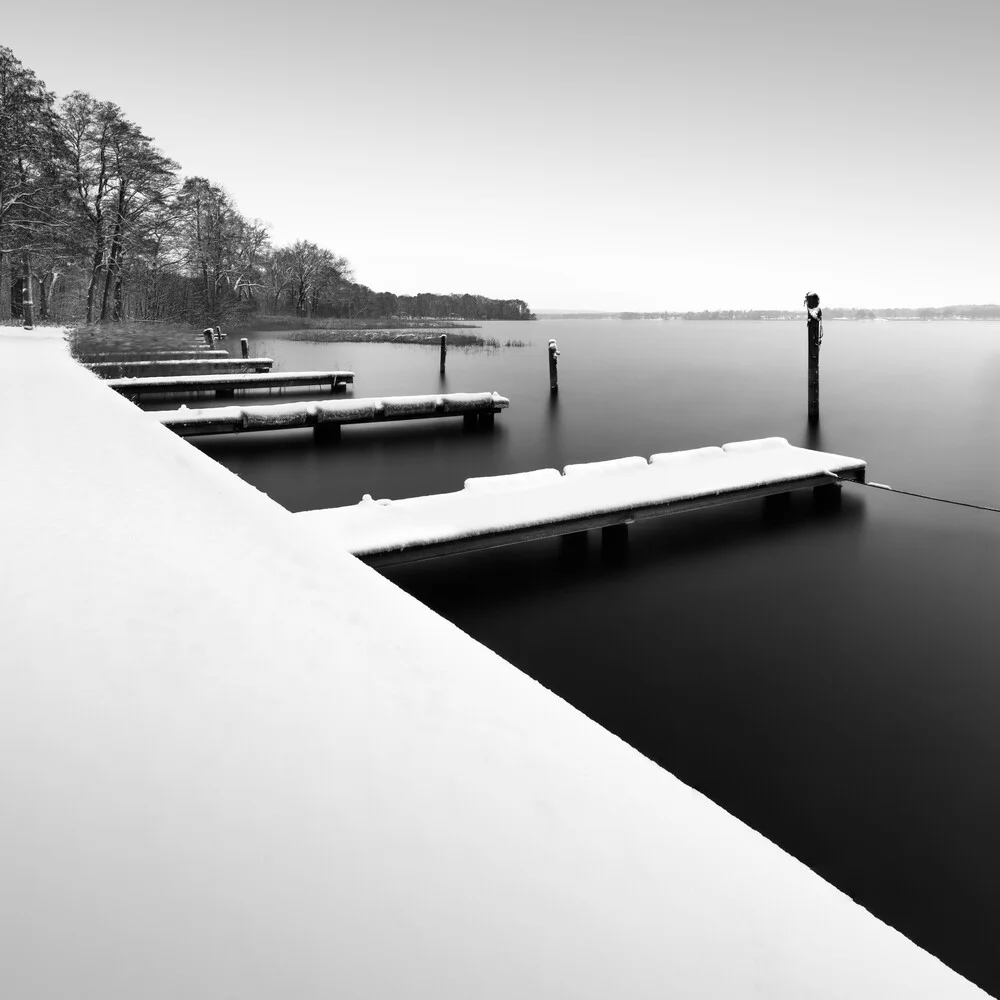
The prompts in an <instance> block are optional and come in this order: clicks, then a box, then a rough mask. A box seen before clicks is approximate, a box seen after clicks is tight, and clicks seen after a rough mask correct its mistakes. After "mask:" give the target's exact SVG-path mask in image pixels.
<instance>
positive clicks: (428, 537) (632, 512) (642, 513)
mask: <svg viewBox="0 0 1000 1000" xmlns="http://www.w3.org/2000/svg"><path fill="white" fill-rule="evenodd" d="M831 473H835V475H831ZM864 478H865V462H864V461H862V460H861V459H857V458H848V457H847V456H845V455H833V454H829V453H827V452H821V451H810V450H808V449H806V448H796V447H793V446H792V445H790V444H789V443H788V442H787V441H786V440H785V439H784V438H764V439H761V440H757V441H739V442H734V443H732V444H726V445H723V446H722V447H721V448H698V449H695V450H693V451H677V452H669V453H665V454H659V455H653V456H652V458H650V459H649V461H647V460H646V459H644V458H638V457H636V458H621V459H615V460H613V461H610V462H592V463H589V464H586V465H567V466H566V469H565V471H564V472H563V474H562V475H560V473H559V472H558V471H557V470H556V469H539V470H537V471H535V472H523V473H516V474H514V475H509V476H493V477H489V478H482V479H467V480H466V481H465V488H464V489H463V490H460V491H458V492H456V493H443V494H438V495H436V496H425V497H413V498H411V499H407V500H373V499H372V498H371V497H370V496H365V498H364V499H363V500H362V501H361V502H360V503H358V504H356V505H354V506H351V507H335V508H330V509H327V510H313V511H304V512H303V513H301V514H298V515H297V516H298V517H300V518H302V519H305V520H308V521H309V523H310V525H311V527H312V528H313V530H315V531H316V532H318V533H322V534H324V535H329V537H330V538H331V539H336V540H337V541H339V542H341V543H342V544H344V545H346V547H347V548H348V550H349V551H351V552H352V553H354V555H356V556H359V557H360V558H362V559H364V560H365V562H367V563H369V564H371V565H376V566H384V565H390V564H393V563H402V562H411V561H416V560H418V559H428V558H431V557H433V556H441V555H452V554H455V553H458V552H469V551H473V550H476V549H485V548H493V547H496V546H499V545H509V544H512V543H514V542H524V541H532V540H535V539H539V538H549V537H552V536H554V535H565V534H572V533H575V532H579V531H586V530H587V529H590V528H599V527H600V528H605V527H612V526H614V525H627V524H629V523H631V522H632V521H637V520H641V519H644V518H649V517H660V516H663V515H666V514H674V513H679V512H682V511H687V510H694V509H698V508H702V507H711V506H715V505H718V504H725V503H734V502H737V501H740V500H749V499H753V498H755V497H764V496H768V495H771V494H776V493H787V492H790V491H791V490H798V489H807V488H809V487H813V488H815V487H822V486H829V485H831V484H833V483H836V482H837V480H838V479H840V480H845V479H846V480H853V481H857V482H864Z"/></svg>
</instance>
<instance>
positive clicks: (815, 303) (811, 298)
mask: <svg viewBox="0 0 1000 1000" xmlns="http://www.w3.org/2000/svg"><path fill="white" fill-rule="evenodd" d="M804 305H805V307H806V309H807V310H808V312H807V314H806V316H807V318H806V333H807V339H808V345H809V369H808V377H807V382H808V403H809V420H810V421H811V422H813V423H815V422H816V421H817V420H819V345H820V343H821V342H822V340H823V310H822V309H820V307H819V296H818V295H817V294H816V293H815V292H809V293H808V294H807V295H806V297H805V302H804Z"/></svg>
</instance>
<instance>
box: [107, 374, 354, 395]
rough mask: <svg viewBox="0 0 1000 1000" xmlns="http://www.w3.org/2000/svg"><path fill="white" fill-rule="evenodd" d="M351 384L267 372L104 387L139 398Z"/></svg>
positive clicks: (122, 381)
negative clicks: (184, 393) (189, 393)
mask: <svg viewBox="0 0 1000 1000" xmlns="http://www.w3.org/2000/svg"><path fill="white" fill-rule="evenodd" d="M353 382H354V372H346V371H330V372H268V373H267V374H264V375H257V374H254V375H176V376H174V377H172V378H171V377H163V378H114V379H108V382H107V384H108V385H109V386H111V388H112V389H114V390H115V391H116V392H120V393H121V394H122V395H123V396H128V397H129V398H130V399H138V398H139V397H140V396H148V395H154V394H155V395H169V394H174V393H182V392H211V391H214V392H215V393H216V394H218V395H232V394H233V393H235V392H238V391H239V392H242V391H246V390H251V389H290V388H298V387H305V386H313V385H316V386H320V387H323V386H329V387H330V391H331V392H336V391H337V390H338V389H346V388H347V386H348V385H351V384H353Z"/></svg>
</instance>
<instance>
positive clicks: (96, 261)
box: [87, 244, 104, 325]
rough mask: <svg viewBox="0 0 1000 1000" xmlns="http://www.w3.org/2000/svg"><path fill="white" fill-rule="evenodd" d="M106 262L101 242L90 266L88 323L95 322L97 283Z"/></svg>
mask: <svg viewBox="0 0 1000 1000" xmlns="http://www.w3.org/2000/svg"><path fill="white" fill-rule="evenodd" d="M103 262H104V246H103V244H99V245H98V246H97V248H96V249H95V250H94V258H93V260H92V261H91V267H90V286H89V287H88V288H87V323H88V325H89V324H90V323H93V322H94V306H95V305H96V303H97V285H98V282H99V281H100V280H101V267H102V264H103Z"/></svg>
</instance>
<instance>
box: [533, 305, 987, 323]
mask: <svg viewBox="0 0 1000 1000" xmlns="http://www.w3.org/2000/svg"><path fill="white" fill-rule="evenodd" d="M804 316H805V309H804V308H803V309H798V310H789V309H705V310H702V311H701V312H607V313H602V312H580V313H545V314H543V318H544V319H692V320H698V319H704V320H712V319H754V320H767V319H802V318H803V317H804ZM823 316H824V318H826V319H926V320H932V319H1000V305H981V306H973V305H963V306H927V307H922V308H918V309H907V308H889V309H856V308H853V307H851V308H844V307H839V306H824V307H823Z"/></svg>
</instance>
